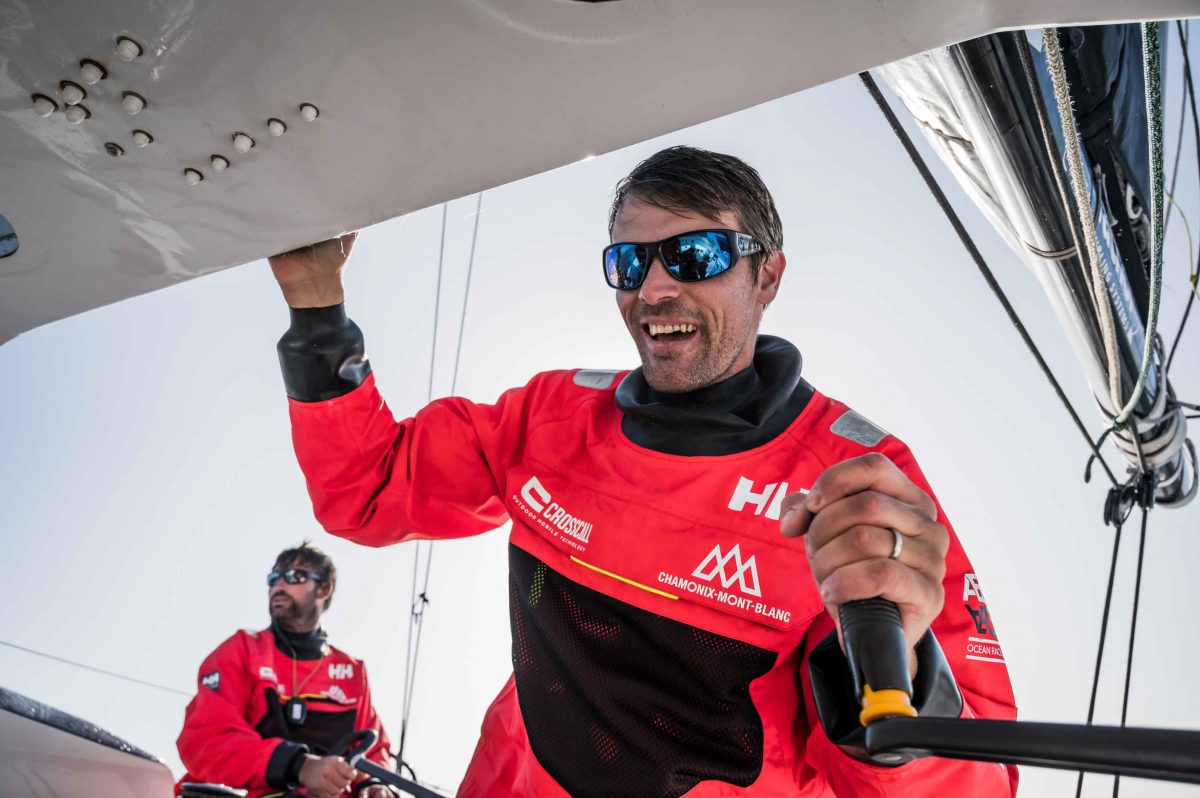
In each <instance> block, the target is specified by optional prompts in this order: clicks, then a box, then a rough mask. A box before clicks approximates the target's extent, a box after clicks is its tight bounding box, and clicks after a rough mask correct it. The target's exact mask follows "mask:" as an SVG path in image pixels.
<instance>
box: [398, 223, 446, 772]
mask: <svg viewBox="0 0 1200 798" xmlns="http://www.w3.org/2000/svg"><path fill="white" fill-rule="evenodd" d="M449 213H450V203H449V202H443V203H442V235H441V238H440V240H439V243H438V270H437V288H436V289H435V293H434V301H433V340H432V342H431V343H430V347H429V388H428V390H427V391H426V394H425V401H426V403H429V402H432V401H433V372H434V365H435V364H436V363H437V338H438V316H439V314H440V311H441V308H442V272H443V267H444V265H445V262H446V221H447V218H448V217H449ZM422 542H425V541H420V540H418V541H416V546H415V547H414V548H413V581H412V590H411V594H410V600H409V616H408V637H407V640H406V644H405V649H406V650H405V659H404V693H403V695H402V696H401V713H400V742H399V747H398V748H397V750H396V759H397V761H400V762H401V763H403V760H404V743H405V741H406V739H407V737H408V723H409V720H410V719H411V715H412V698H413V694H414V686H415V684H416V678H417V655H418V654H420V651H421V628H422V626H423V624H422V623H421V620H422V618H423V617H424V614H425V605H426V604H428V603H429V599H428V598H426V595H427V592H428V589H429V565H430V563H431V562H432V561H433V541H427V545H426V555H425V583H424V586H423V587H422V589H421V593H420V605H419V607H418V602H417V599H418V595H417V574H418V563H419V562H420V558H421V543H422ZM414 629H415V630H416V634H415V635H414V634H413V631H414Z"/></svg>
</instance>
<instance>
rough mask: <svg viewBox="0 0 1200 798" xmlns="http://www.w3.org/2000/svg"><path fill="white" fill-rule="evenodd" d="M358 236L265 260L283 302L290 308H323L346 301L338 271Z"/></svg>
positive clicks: (343, 265) (344, 264)
mask: <svg viewBox="0 0 1200 798" xmlns="http://www.w3.org/2000/svg"><path fill="white" fill-rule="evenodd" d="M357 237H358V233H346V234H345V235H341V236H338V237H337V238H330V239H327V240H325V241H320V242H318V243H316V244H309V245H308V246H305V247H300V248H299V249H293V250H292V251H291V252H284V253H283V254H281V255H273V256H271V257H270V258H268V259H267V261H268V262H269V263H270V264H271V271H272V272H273V273H274V274H275V281H276V282H278V283H279V287H280V288H281V289H282V290H283V298H284V300H285V301H286V302H287V303H288V305H290V306H291V307H293V308H324V307H329V306H330V305H340V304H341V303H342V302H343V301H345V299H346V294H345V292H344V291H343V289H342V270H343V269H345V267H346V259H347V258H349V257H350V250H351V249H353V248H354V240H355V239H356V238H357Z"/></svg>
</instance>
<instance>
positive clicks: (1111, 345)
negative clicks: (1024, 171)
mask: <svg viewBox="0 0 1200 798" xmlns="http://www.w3.org/2000/svg"><path fill="white" fill-rule="evenodd" d="M1042 41H1043V43H1044V49H1045V52H1046V63H1047V65H1048V66H1049V68H1050V79H1051V82H1052V84H1053V86H1054V102H1055V104H1056V105H1057V106H1058V118H1059V120H1060V122H1061V123H1062V129H1063V142H1064V144H1065V145H1066V156H1067V167H1068V170H1069V173H1070V175H1071V191H1072V194H1073V195H1074V198H1075V209H1076V212H1077V213H1078V214H1079V221H1080V225H1081V226H1082V227H1083V239H1084V245H1085V248H1086V252H1087V260H1088V264H1087V266H1088V268H1089V270H1090V272H1091V278H1092V279H1091V283H1092V303H1093V305H1094V306H1095V309H1096V315H1097V317H1098V319H1099V321H1100V337H1101V340H1102V341H1103V342H1104V358H1105V360H1107V361H1108V392H1109V397H1110V399H1111V401H1112V405H1113V407H1114V408H1118V407H1120V406H1121V405H1122V402H1121V361H1120V359H1119V358H1118V356H1117V332H1116V328H1115V327H1114V325H1113V316H1112V303H1111V301H1110V300H1109V297H1108V288H1107V286H1106V284H1105V282H1104V275H1103V274H1102V273H1101V270H1100V263H1101V259H1100V241H1099V239H1098V238H1097V237H1096V220H1095V217H1094V215H1093V211H1092V200H1091V198H1090V197H1089V196H1088V188H1087V186H1088V184H1087V181H1086V180H1085V177H1084V171H1083V155H1082V152H1081V149H1080V143H1079V129H1078V128H1077V127H1076V125H1075V111H1074V107H1073V106H1072V104H1071V93H1070V91H1069V90H1068V88H1067V71H1066V67H1064V66H1063V57H1062V48H1061V47H1060V46H1059V43H1058V31H1057V30H1056V29H1055V28H1042ZM1149 340H1150V339H1149V338H1147V341H1149Z"/></svg>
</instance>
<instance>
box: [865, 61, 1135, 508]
mask: <svg viewBox="0 0 1200 798" xmlns="http://www.w3.org/2000/svg"><path fill="white" fill-rule="evenodd" d="M858 76H859V78H860V79H861V80H862V82H863V85H864V86H866V88H867V91H868V92H869V93H870V94H871V97H872V98H873V99H874V100H875V103H876V105H878V106H879V110H880V111H882V112H883V116H884V118H885V119H887V122H888V124H889V125H890V126H891V128H892V132H893V133H895V134H896V138H897V139H899V141H900V144H901V146H903V147H904V151H905V152H906V153H907V154H908V157H909V159H911V160H912V162H913V165H914V166H915V167H916V168H917V172H919V173H920V175H921V177H922V179H924V181H925V185H926V187H927V188H928V189H929V191H930V193H931V194H933V198H934V200H936V201H937V204H938V206H939V207H940V208H941V209H942V212H943V213H944V214H945V215H946V219H947V220H948V221H949V222H950V226H951V227H953V228H954V232H955V233H957V234H958V238H959V241H961V242H962V245H963V246H964V247H965V248H966V250H967V253H968V254H969V255H970V256H971V259H972V260H973V261H974V262H975V265H976V267H978V269H979V272H980V274H981V275H983V279H984V280H985V281H986V282H987V284H988V287H989V288H991V289H992V293H993V294H994V295H995V296H996V299H997V300H998V301H999V302H1000V304H1001V305H1002V306H1003V308H1004V312H1005V313H1006V314H1008V320H1009V321H1010V322H1012V325H1013V326H1014V327H1016V329H1017V332H1018V333H1019V334H1020V336H1021V340H1022V341H1024V342H1025V346H1026V347H1027V348H1028V349H1029V351H1030V353H1031V354H1032V355H1033V357H1034V359H1035V360H1037V363H1038V365H1039V366H1041V369H1042V373H1043V374H1045V375H1046V379H1047V380H1049V382H1050V385H1051V387H1053V388H1054V392H1055V394H1057V395H1058V398H1059V400H1060V401H1061V402H1062V405H1063V407H1064V408H1065V409H1066V411H1067V413H1068V414H1070V416H1071V420H1072V421H1074V422H1075V426H1076V428H1077V429H1078V430H1079V432H1080V434H1081V435H1083V439H1084V440H1085V441H1086V442H1087V445H1088V448H1089V449H1091V451H1092V453H1093V454H1094V455H1096V459H1097V460H1098V461H1099V463H1100V465H1102V466H1103V467H1104V472H1105V473H1106V474H1108V479H1109V481H1110V482H1112V484H1113V487H1116V486H1118V485H1119V484H1120V483H1119V482H1118V481H1117V478H1116V476H1115V475H1114V474H1113V471H1112V469H1111V468H1110V467H1109V465H1108V462H1107V461H1105V459H1104V455H1102V454H1101V453H1100V450H1099V449H1098V448H1096V444H1095V443H1094V442H1093V441H1092V436H1091V435H1090V434H1089V433H1088V431H1087V427H1085V426H1084V424H1083V420H1082V419H1080V418H1079V414H1078V413H1076V412H1075V407H1074V406H1073V405H1072V404H1071V400H1069V399H1068V398H1067V394H1066V392H1064V391H1063V388H1062V385H1060V384H1059V382H1058V379H1057V378H1056V377H1055V376H1054V372H1053V371H1051V370H1050V365H1049V364H1048V363H1046V359H1045V358H1044V357H1042V353H1041V351H1040V350H1039V349H1038V347H1037V344H1036V343H1034V341H1033V338H1032V337H1031V336H1030V335H1029V331H1028V330H1026V329H1025V324H1024V323H1023V322H1022V321H1021V317H1020V316H1018V315H1017V311H1016V309H1015V308H1014V307H1013V305H1012V303H1011V302H1010V301H1009V300H1008V296H1007V295H1006V294H1005V293H1004V289H1003V288H1001V287H1000V283H999V282H998V281H997V280H996V276H995V275H994V274H992V270H991V269H990V268H989V267H988V265H987V261H985V260H984V259H983V255H982V254H981V253H980V252H979V248H978V247H976V246H975V242H974V240H972V238H971V236H970V234H969V233H968V232H967V229H966V227H964V226H963V223H962V220H961V219H959V218H958V214H957V213H955V212H954V208H953V207H951V205H950V201H949V200H948V199H946V195H945V193H943V192H942V189H941V186H939V185H938V183H937V180H935V179H934V177H933V173H932V172H930V171H929V166H928V165H927V164H926V163H925V159H924V158H922V157H921V154H920V153H919V152H917V148H916V146H915V145H914V144H913V142H912V139H911V138H909V136H908V133H907V132H906V131H905V130H904V128H903V126H901V124H900V120H899V119H898V118H897V117H896V114H895V112H894V111H893V110H892V107H891V105H889V104H888V101H887V99H885V98H884V96H883V93H882V92H881V91H880V90H879V86H878V85H877V84H876V83H875V79H874V78H872V77H871V73H869V72H860V73H858Z"/></svg>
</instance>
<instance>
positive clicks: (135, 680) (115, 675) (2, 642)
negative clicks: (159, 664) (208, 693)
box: [0, 640, 192, 698]
mask: <svg viewBox="0 0 1200 798" xmlns="http://www.w3.org/2000/svg"><path fill="white" fill-rule="evenodd" d="M0 646H8V647H9V648H15V649H16V650H17V651H24V652H25V653H26V654H33V655H34V656H35V657H44V658H45V659H52V660H54V661H55V662H61V663H63V664H65V665H73V666H74V667H76V668H82V669H83V670H85V671H92V672H93V673H102V674H104V675H105V676H111V677H113V678H114V679H121V680H122V681H126V682H132V683H133V684H140V685H142V686H143V687H153V688H154V689H155V690H162V691H163V692H164V693H174V694H175V695H181V696H183V697H184V698H190V697H191V696H192V693H189V692H186V691H184V690H178V689H176V688H174V687H167V686H166V685H165V684H156V683H154V682H148V681H146V680H145V679H138V678H137V677H135V676H126V675H125V674H123V673H117V672H116V671H106V670H104V669H103V668H97V667H95V666H94V665H87V664H84V663H82V662H76V661H75V660H73V659H67V658H66V657H57V656H55V655H54V654H47V653H46V652H45V651H37V650H35V649H32V648H26V647H25V646H19V645H17V644H16V643H10V642H8V641H7V640H0Z"/></svg>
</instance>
